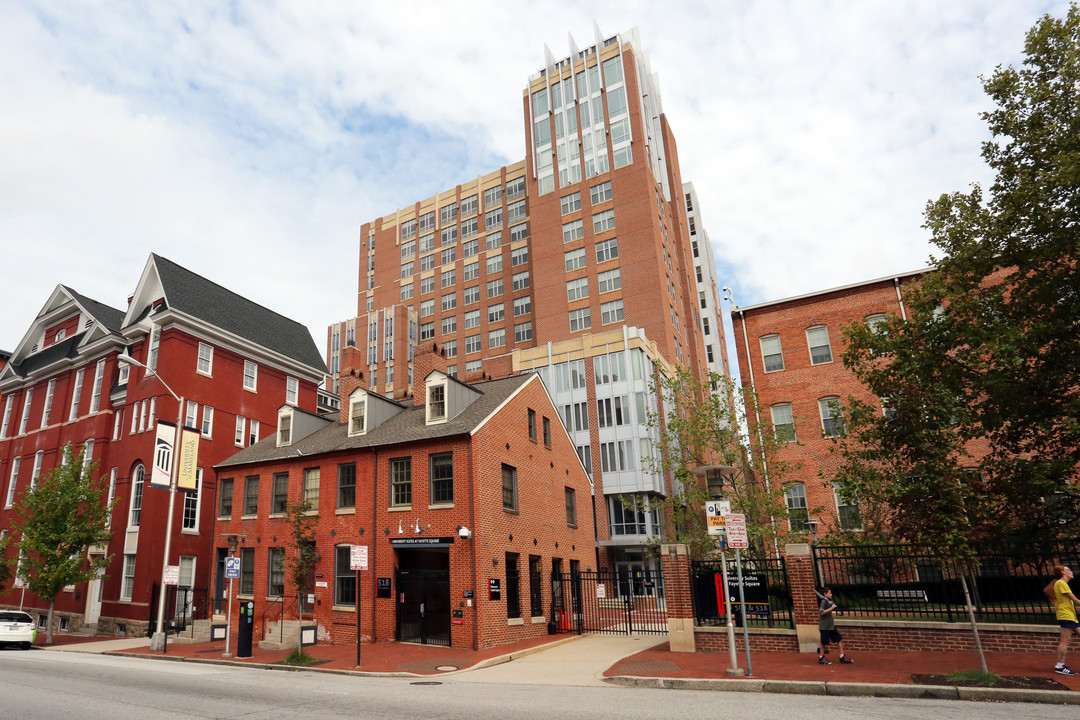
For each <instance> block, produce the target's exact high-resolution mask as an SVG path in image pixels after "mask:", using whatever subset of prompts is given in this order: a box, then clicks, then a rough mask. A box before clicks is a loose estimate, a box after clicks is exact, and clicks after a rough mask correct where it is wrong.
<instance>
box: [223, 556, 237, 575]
mask: <svg viewBox="0 0 1080 720" xmlns="http://www.w3.org/2000/svg"><path fill="white" fill-rule="evenodd" d="M225 579H226V580H239V579H240V558H238V557H227V558H225Z"/></svg>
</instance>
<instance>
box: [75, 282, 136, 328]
mask: <svg viewBox="0 0 1080 720" xmlns="http://www.w3.org/2000/svg"><path fill="white" fill-rule="evenodd" d="M60 287H62V288H64V290H65V291H66V292H67V293H68V294H69V295H71V297H72V298H74V299H75V302H77V303H79V305H81V306H82V307H83V309H84V310H86V312H88V313H90V314H91V315H93V317H94V319H95V320H97V321H98V322H100V323H101V324H102V325H104V326H105V327H107V328H108V329H109V330H111V331H113V332H116V331H118V330H120V328H122V327H123V326H124V311H123V310H117V309H116V308H114V307H109V306H108V305H106V304H105V303H100V302H98V301H97V300H91V299H90V298H88V297H86V296H85V295H83V294H82V293H80V292H76V291H75V290H72V289H71V288H69V287H68V286H67V285H61V286H60Z"/></svg>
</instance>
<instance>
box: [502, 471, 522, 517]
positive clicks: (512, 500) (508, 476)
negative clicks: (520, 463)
mask: <svg viewBox="0 0 1080 720" xmlns="http://www.w3.org/2000/svg"><path fill="white" fill-rule="evenodd" d="M502 498H503V510H517V509H518V507H517V468H514V467H511V466H510V465H507V464H505V463H504V464H503V466H502Z"/></svg>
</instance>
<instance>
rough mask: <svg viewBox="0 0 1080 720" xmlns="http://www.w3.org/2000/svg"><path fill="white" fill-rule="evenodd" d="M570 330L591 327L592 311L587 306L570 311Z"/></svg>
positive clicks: (574, 330)
mask: <svg viewBox="0 0 1080 720" xmlns="http://www.w3.org/2000/svg"><path fill="white" fill-rule="evenodd" d="M569 317H570V332H576V331H578V330H587V329H589V328H591V327H592V313H591V311H590V309H589V308H587V307H585V308H579V309H577V310H571V311H570V315H569Z"/></svg>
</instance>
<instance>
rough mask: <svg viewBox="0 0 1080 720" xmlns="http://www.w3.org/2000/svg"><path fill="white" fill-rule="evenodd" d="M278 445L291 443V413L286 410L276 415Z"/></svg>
mask: <svg viewBox="0 0 1080 720" xmlns="http://www.w3.org/2000/svg"><path fill="white" fill-rule="evenodd" d="M277 444H278V447H282V446H284V445H291V444H292V413H291V412H290V411H288V410H284V411H282V412H281V413H280V414H279V415H278V442H277Z"/></svg>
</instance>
